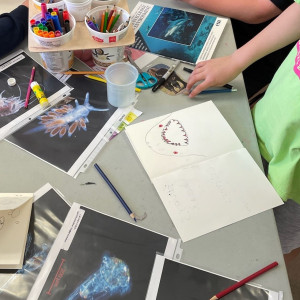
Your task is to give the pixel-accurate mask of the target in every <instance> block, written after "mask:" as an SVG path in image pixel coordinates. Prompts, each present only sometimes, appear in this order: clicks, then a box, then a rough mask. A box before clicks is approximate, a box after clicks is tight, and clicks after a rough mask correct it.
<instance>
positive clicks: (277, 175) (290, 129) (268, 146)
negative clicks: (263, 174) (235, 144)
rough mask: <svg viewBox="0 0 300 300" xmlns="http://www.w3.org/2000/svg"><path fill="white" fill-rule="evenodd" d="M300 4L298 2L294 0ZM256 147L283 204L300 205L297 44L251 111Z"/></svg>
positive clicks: (299, 66)
mask: <svg viewBox="0 0 300 300" xmlns="http://www.w3.org/2000/svg"><path fill="white" fill-rule="evenodd" d="M296 2H298V3H300V0H296ZM252 115H253V120H254V125H255V129H256V133H257V138H258V145H259V148H260V152H261V154H262V156H263V157H264V158H265V159H266V160H267V161H268V162H269V170H268V178H269V180H270V182H271V184H272V185H273V187H274V188H275V190H276V191H277V193H278V194H279V196H280V197H281V198H282V199H283V200H284V201H286V200H287V199H293V200H294V201H296V202H297V203H299V204H300V43H299V41H298V42H297V44H296V45H295V47H294V48H293V49H292V50H291V52H290V53H289V55H288V56H287V58H286V59H285V61H284V62H283V63H282V65H281V66H280V68H279V69H278V71H277V72H276V74H275V76H274V78H273V79H272V82H271V84H270V85H269V87H268V89H267V92H266V94H265V96H264V97H263V98H262V99H261V100H260V101H259V102H258V103H257V104H256V105H255V107H254V108H253V111H252Z"/></svg>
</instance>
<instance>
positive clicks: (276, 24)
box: [187, 3, 300, 98]
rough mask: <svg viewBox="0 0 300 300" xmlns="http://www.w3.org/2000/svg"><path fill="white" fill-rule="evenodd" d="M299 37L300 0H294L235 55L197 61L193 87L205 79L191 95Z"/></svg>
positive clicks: (227, 78)
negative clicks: (294, 0)
mask: <svg viewBox="0 0 300 300" xmlns="http://www.w3.org/2000/svg"><path fill="white" fill-rule="evenodd" d="M299 38H300V4H297V3H294V4H292V5H291V6H290V7H288V8H287V9H286V10H285V11H284V12H283V13H282V14H280V15H279V16H278V17H277V18H276V19H275V20H274V21H273V22H272V23H271V24H270V25H269V26H267V27H266V28H265V29H264V30H263V31H261V32H260V33H259V34H258V35H256V36H255V37H254V38H253V39H252V40H250V41H249V42H248V43H247V44H245V45H244V46H243V47H241V48H239V49H237V50H236V51H235V52H234V53H233V54H232V55H229V56H225V57H220V58H216V59H212V60H208V61H203V62H200V63H198V64H197V66H196V67H195V70H194V71H193V73H192V74H191V76H190V77H189V80H188V84H187V90H190V89H191V88H192V87H193V86H194V84H195V83H197V82H199V81H202V80H203V82H201V83H200V84H199V85H198V86H197V87H196V88H195V89H194V90H193V91H192V92H191V93H190V97H191V98H192V97H194V96H196V95H197V94H198V93H200V92H201V91H203V90H204V89H207V88H208V87H211V86H222V85H224V84H225V83H227V82H229V81H231V80H232V79H234V78H235V77H236V76H237V75H238V74H239V73H240V72H242V71H243V70H244V69H246V68H247V67H248V66H249V65H251V64H252V63H253V62H255V61H257V60H258V59H260V58H262V57H264V56H265V55H267V54H269V53H271V52H273V51H275V50H278V49H280V48H282V47H284V46H286V45H288V44H290V43H292V42H293V41H296V40H297V39H299Z"/></svg>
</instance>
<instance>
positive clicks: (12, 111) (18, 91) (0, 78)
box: [0, 51, 66, 130]
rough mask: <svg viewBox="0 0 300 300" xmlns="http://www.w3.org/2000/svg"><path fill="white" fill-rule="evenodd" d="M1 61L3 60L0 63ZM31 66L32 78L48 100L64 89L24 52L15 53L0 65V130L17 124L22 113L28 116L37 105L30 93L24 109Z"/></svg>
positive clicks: (63, 86)
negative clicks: (14, 123) (11, 81)
mask: <svg viewBox="0 0 300 300" xmlns="http://www.w3.org/2000/svg"><path fill="white" fill-rule="evenodd" d="M3 61H5V59H4V60H2V61H1V62H3ZM33 66H35V68H36V71H35V77H34V78H35V80H36V81H37V82H39V84H40V86H41V87H42V88H43V90H44V92H45V94H46V95H47V97H48V98H49V97H51V96H52V95H53V94H55V93H57V92H58V91H61V90H63V89H64V88H65V87H66V85H65V84H63V83H62V82H60V81H59V80H58V79H57V78H55V77H54V76H53V75H52V74H51V73H49V72H48V71H47V70H45V69H44V68H43V67H42V66H41V65H39V64H38V63H37V62H36V61H34V60H33V59H32V58H30V57H29V56H28V55H27V54H26V53H25V52H22V51H21V52H16V56H15V57H13V58H12V59H11V60H8V61H6V62H4V63H3V64H2V65H1V64H0V130H1V129H2V128H3V127H4V126H7V125H8V124H9V123H10V122H12V121H14V122H17V120H18V118H19V119H20V117H22V116H23V114H24V113H29V114H30V112H29V111H30V109H31V108H33V107H35V106H36V105H39V102H38V100H37V99H36V97H35V95H34V93H33V92H32V93H31V94H30V98H29V106H28V109H26V110H25V109H24V104H25V99H26V94H27V90H28V84H29V79H30V75H31V70H32V67H33ZM9 80H13V81H15V84H13V85H9ZM3 130H4V129H3Z"/></svg>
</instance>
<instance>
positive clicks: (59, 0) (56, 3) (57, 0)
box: [32, 0, 66, 10]
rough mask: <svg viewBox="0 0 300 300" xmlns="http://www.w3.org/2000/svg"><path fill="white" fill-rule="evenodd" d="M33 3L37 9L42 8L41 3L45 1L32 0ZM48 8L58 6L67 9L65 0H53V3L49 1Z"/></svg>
mask: <svg viewBox="0 0 300 300" xmlns="http://www.w3.org/2000/svg"><path fill="white" fill-rule="evenodd" d="M32 2H33V5H34V7H35V8H36V9H38V10H41V3H43V2H44V1H41V0H32ZM48 8H52V9H53V8H57V9H65V8H66V5H65V2H64V1H63V0H53V1H52V3H47V9H48Z"/></svg>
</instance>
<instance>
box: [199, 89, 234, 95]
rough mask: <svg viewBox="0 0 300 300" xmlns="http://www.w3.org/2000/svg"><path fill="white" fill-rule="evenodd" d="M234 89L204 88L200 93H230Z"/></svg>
mask: <svg viewBox="0 0 300 300" xmlns="http://www.w3.org/2000/svg"><path fill="white" fill-rule="evenodd" d="M236 91H237V89H220V90H204V91H202V92H201V93H200V94H216V93H231V92H236Z"/></svg>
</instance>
